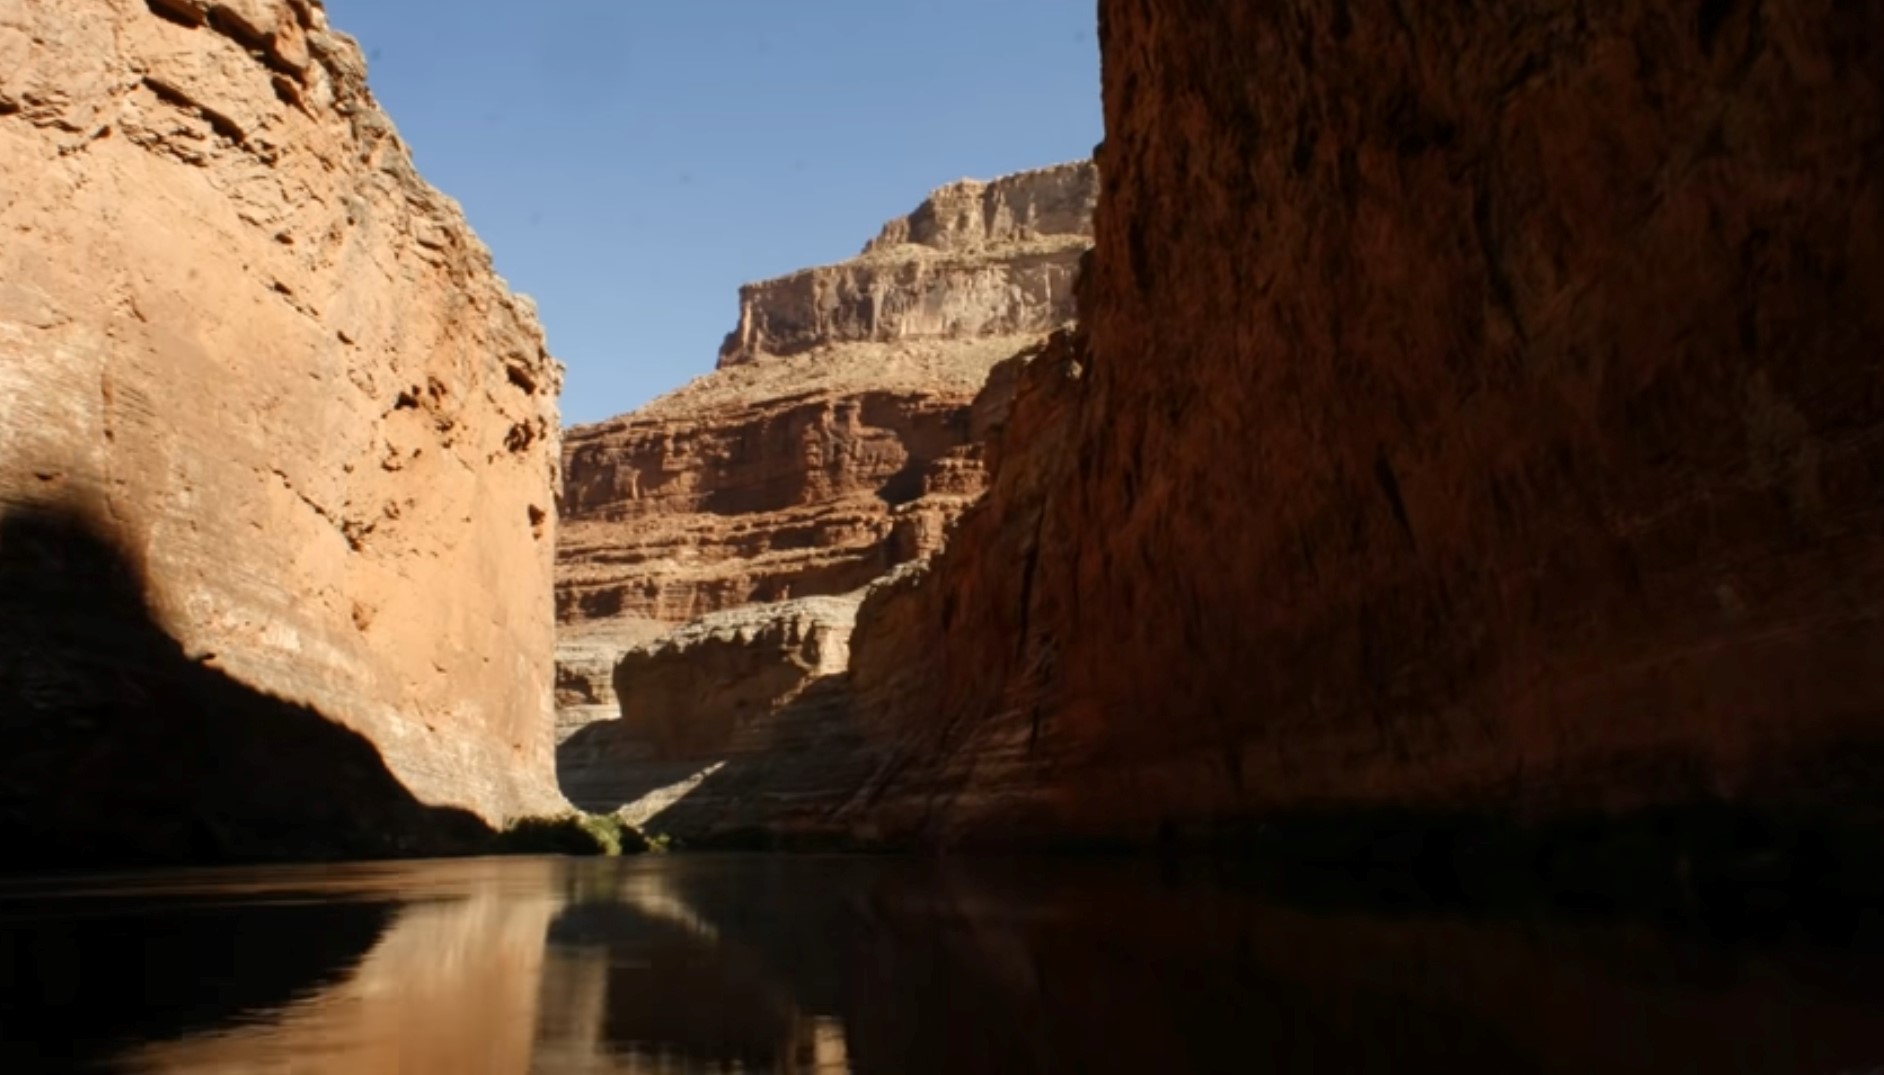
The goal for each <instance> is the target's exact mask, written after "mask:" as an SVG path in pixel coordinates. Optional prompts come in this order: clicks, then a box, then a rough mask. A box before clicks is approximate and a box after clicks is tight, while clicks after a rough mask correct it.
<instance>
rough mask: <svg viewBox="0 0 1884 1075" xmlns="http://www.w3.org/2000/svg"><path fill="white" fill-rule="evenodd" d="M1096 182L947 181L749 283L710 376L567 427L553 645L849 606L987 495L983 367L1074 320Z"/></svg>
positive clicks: (1029, 177) (1025, 177) (1087, 170)
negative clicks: (869, 233) (915, 205)
mask: <svg viewBox="0 0 1884 1075" xmlns="http://www.w3.org/2000/svg"><path fill="white" fill-rule="evenodd" d="M1096 191H1097V177H1096V174H1095V173H1094V171H1093V169H1092V166H1091V165H1090V164H1089V163H1081V164H1071V165H1062V166H1058V167H1054V168H1049V169H1043V170H1040V171H1037V172H1026V173H1021V174H1019V175H1016V176H1010V177H1006V178H1004V179H999V180H995V181H993V182H990V183H976V182H966V183H959V184H954V185H951V186H948V187H944V188H942V189H941V190H938V191H937V192H935V194H933V195H932V196H931V198H930V200H929V201H927V202H925V203H924V204H923V206H922V207H921V208H919V209H918V210H917V212H916V213H915V214H913V215H912V216H910V217H909V218H906V219H903V220H899V221H896V222H893V223H892V224H890V225H889V226H888V227H886V228H885V229H884V233H883V236H882V237H880V238H879V239H877V240H876V241H874V242H872V243H871V244H870V245H869V247H868V249H867V250H866V252H865V253H864V254H862V255H860V256H859V257H858V258H855V259H853V260H851V261H848V262H845V263H843V264H842V265H837V266H830V267H826V268H820V269H810V270H806V271H805V272H803V273H798V274H794V275H792V276H789V277H785V278H782V279H780V280H774V281H768V282H765V283H761V284H754V285H752V286H750V287H748V288H746V289H745V290H744V292H743V293H742V296H741V309H742V315H741V326H742V327H741V329H740V330H739V331H738V332H736V333H734V335H733V337H732V338H729V342H728V348H729V350H728V351H727V352H726V353H725V354H723V355H722V357H721V367H720V369H718V370H717V371H715V372H714V373H712V374H710V375H708V376H706V377H702V378H700V379H698V380H696V381H694V382H693V383H691V384H689V385H686V386H685V387H683V388H681V389H679V390H678V391H676V392H673V393H670V394H668V395H666V396H663V397H661V398H660V399H657V400H655V401H654V402H652V403H650V404H648V405H647V406H646V407H643V408H641V409H640V410H638V411H635V412H634V413H632V414H628V415H624V416H622V417H620V418H616V419H612V420H610V421H607V422H603V423H599V424H597V425H591V426H582V427H577V428H575V429H572V430H570V431H569V432H568V434H567V435H566V437H565V460H566V466H565V469H566V473H567V481H566V483H565V488H564V492H563V496H562V498H561V501H560V507H561V518H562V530H561V537H560V548H559V554H558V556H559V563H558V584H557V608H558V614H559V617H560V619H561V621H562V623H563V624H564V630H565V633H566V634H567V633H572V632H574V633H593V632H594V631H596V630H604V631H606V630H615V629H625V630H632V629H634V628H633V625H635V624H646V623H650V622H653V623H664V624H678V623H684V622H687V621H688V620H691V619H694V618H696V617H699V616H703V615H707V614H710V613H713V612H717V611H720V610H722V609H727V608H733V607H737V606H739V605H743V604H750V603H755V602H756V603H763V602H771V601H779V600H788V599H791V598H796V597H805V596H817V595H828V594H837V593H845V592H848V591H851V590H855V589H858V588H859V587H862V586H864V585H865V584H867V583H869V582H870V580H871V579H873V578H876V577H877V576H878V575H881V574H882V573H884V572H885V571H887V570H889V569H890V568H891V567H894V566H895V565H896V564H899V563H903V562H907V561H909V560H912V559H915V558H917V557H919V556H924V555H928V554H930V553H932V552H934V551H935V550H936V549H937V548H939V547H940V546H941V543H942V540H943V537H944V535H945V534H946V532H947V530H948V527H949V525H950V524H951V523H952V522H953V521H954V519H955V517H956V516H957V515H959V514H960V512H961V511H962V509H963V508H965V507H966V506H967V505H968V504H969V503H971V502H972V501H973V500H974V498H975V497H977V496H979V495H980V493H981V490H982V487H983V483H984V476H983V469H982V461H981V449H980V445H981V444H982V443H983V442H984V441H985V440H986V438H987V436H988V433H989V430H990V429H991V427H992V425H993V424H994V423H995V422H997V421H998V420H999V416H1000V414H1001V413H1002V407H1003V406H1004V404H1003V402H1002V401H1001V400H1000V399H998V398H990V397H983V395H982V389H983V386H984V384H985V383H986V382H987V379H988V372H989V370H990V369H991V368H992V367H993V366H994V365H995V364H996V363H998V362H1000V361H1002V360H1003V359H1006V358H1008V357H1010V356H1012V355H1013V354H1015V353H1016V352H1017V351H1020V350H1023V349H1025V348H1027V347H1029V346H1032V345H1034V344H1036V343H1038V341H1039V339H1040V337H1041V336H1042V335H1043V334H1044V333H1045V332H1047V331H1048V330H1050V329H1052V328H1054V327H1057V326H1058V325H1059V324H1061V323H1063V322H1065V321H1066V320H1067V319H1068V318H1069V317H1071V315H1072V313H1073V301H1072V298H1073V296H1072V288H1071V286H1070V281H1071V279H1072V274H1074V273H1075V272H1076V271H1077V268H1078V263H1079V259H1080V257H1081V256H1082V254H1083V253H1084V251H1086V250H1087V249H1089V247H1090V230H1091V225H1090V213H1089V210H1090V205H1091V201H1092V198H1093V197H1094V195H1095V194H1096ZM971 210H972V211H971ZM1041 274H1045V275H1041ZM1049 277H1050V278H1051V280H1052V281H1053V283H1052V284H1051V286H1050V287H1049V285H1048V284H1046V283H1042V282H1041V281H1044V280H1047V279H1048V278H1049ZM1030 281H1031V282H1030ZM1036 285H1038V286H1036ZM1049 291H1050V292H1051V294H1049V293H1048V292H1049ZM924 310H927V311H929V312H928V313H924V312H922V311H924ZM891 311H900V312H898V313H895V314H894V316H895V317H898V318H902V320H901V321H899V322H898V323H897V324H896V325H895V326H889V325H888V324H887V323H886V322H882V321H881V318H884V317H890V316H892V313H891ZM932 315H933V316H932ZM925 318H927V320H924V319H925ZM873 319H877V322H876V323H874V324H872V321H873ZM918 322H920V324H919V323H918ZM742 341H743V342H742ZM997 395H998V393H997ZM978 398H980V400H981V401H980V403H979V404H978V403H977V402H976V401H977V399H978Z"/></svg>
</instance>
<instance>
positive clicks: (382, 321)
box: [0, 0, 561, 858]
mask: <svg viewBox="0 0 1884 1075" xmlns="http://www.w3.org/2000/svg"><path fill="white" fill-rule="evenodd" d="M79 7H82V8H83V10H82V11H80V10H77V9H75V8H74V6H73V5H69V4H61V3H54V2H51V0H16V2H13V3H5V4H0V161H3V162H4V170H5V172H6V174H7V175H8V177H9V181H8V182H7V183H6V184H4V186H3V187H0V229H4V231H5V233H6V235H7V240H6V242H5V244H4V245H0V567H4V571H5V573H6V576H7V582H8V585H7V586H6V587H5V588H4V589H5V597H4V598H0V601H4V603H5V608H4V610H3V612H4V617H3V618H4V624H3V625H0V630H4V631H5V632H6V635H7V637H6V639H5V644H4V645H0V737H4V740H5V742H4V743H3V744H0V828H5V829H6V830H7V831H8V832H9V833H12V834H14V835H15V836H18V837H19V838H20V839H22V840H28V841H37V844H38V845H41V846H44V847H50V848H64V849H66V850H67V851H70V852H71V853H72V854H73V855H75V856H78V857H85V856H86V855H91V856H92V857H95V858H111V857H120V858H122V857H129V856H145V857H152V858H176V857H190V856H197V857H201V856H207V855H214V854H217V853H225V852H226V853H231V854H243V855H253V854H256V853H259V852H261V851H267V852H270V853H274V854H292V853H295V852H296V850H310V849H312V848H313V846H314V844H316V843H318V844H319V845H320V848H321V849H324V850H325V851H331V852H333V853H358V852H362V851H370V850H375V849H386V848H388V847H389V843H388V842H389V841H391V842H393V843H397V845H398V846H397V847H396V848H391V849H403V850H412V849H415V848H420V847H422V846H423V840H422V839H421V837H420V836H419V835H418V828H419V827H421V826H419V822H420V821H422V820H424V819H425V818H426V817H428V816H430V815H428V814H427V813H426V811H427V810H428V809H429V808H430V807H445V806H448V807H454V808H460V809H461V815H462V816H464V817H468V816H470V815H475V816H476V817H479V818H482V819H485V820H497V819H500V818H502V817H504V816H506V815H510V814H516V813H526V812H534V811H538V810H544V809H550V808H553V807H554V806H555V805H556V804H557V803H558V802H559V798H558V796H557V794H556V792H555V790H554V785H553V783H552V778H553V739H552V724H551V717H550V687H551V683H550V676H551V660H550V658H551V647H552V645H553V627H554V625H553V604H552V601H551V598H550V593H551V572H552V552H553V547H554V541H555V521H554V518H553V514H554V509H555V504H554V500H553V497H554V493H555V489H556V485H557V475H558V470H559V455H558V440H559V428H558V420H557V411H556V395H557V392H558V389H559V386H560V380H561V372H560V367H559V366H558V365H557V364H556V363H555V362H554V361H553V360H552V359H551V358H550V357H549V356H548V354H547V353H546V352H545V349H544V343H543V337H542V334H541V331H540V330H539V328H538V326H537V321H536V317H535V314H534V312H533V310H532V308H531V307H530V305H529V303H528V302H527V301H526V300H523V299H521V298H519V297H517V296H514V295H512V294H511V293H510V292H509V290H508V289H507V288H506V286H505V284H504V282H503V281H502V280H501V279H500V278H498V277H497V276H496V274H495V273H494V272H493V271H492V267H491V261H490V257H489V255H488V254H487V252H486V251H485V249H484V248H483V246H482V245H480V244H479V243H478V241H477V239H476V238H475V237H474V236H473V235H472V234H471V232H470V230H469V228H468V227H467V226H466V224H465V221H464V218H463V216H462V215H461V214H460V212H459V210H458V209H457V207H456V206H455V205H454V204H453V203H452V202H451V201H450V200H449V199H447V198H445V197H444V196H442V195H441V194H439V193H438V192H437V191H435V190H433V189H432V188H431V187H429V186H427V185H426V184H425V183H424V181H423V180H422V179H421V178H420V177H419V176H418V174H417V173H416V172H415V171H414V169H413V167H412V163H411V160H410V158H409V156H408V154H407V151H406V148H405V146H404V145H403V144H402V143H401V141H400V139H399V137H398V135H397V134H396V133H395V131H394V129H393V127H392V125H391V123H390V122H389V121H388V120H387V118H386V116H385V115H384V113H382V112H381V111H380V109H379V108H378V106H377V105H376V104H375V103H374V101H373V98H372V96H371V94H370V93H369V92H368V90H367V87H366V76H365V69H364V66H363V63H362V60H361V57H360V53H359V50H358V48H357V47H356V46H355V44H354V43H353V42H352V41H351V40H350V39H349V38H347V37H345V36H343V35H341V34H339V33H337V32H335V31H334V30H333V29H331V28H330V27H329V25H328V23H327V20H326V16H325V13H324V12H323V10H322V8H321V5H320V4H319V3H318V2H313V0H228V2H219V3H209V2H200V0H161V2H160V0H152V2H150V3H148V4H147V3H144V2H139V0H100V2H97V3H91V4H86V5H79ZM289 727H292V728H294V729H297V730H296V731H295V732H294V733H293V734H289V732H288V731H286V729H288V728H289ZM395 800H396V801H395ZM395 815H396V816H395ZM133 817H135V818H136V819H138V820H137V823H136V824H134V825H127V824H126V820H127V819H128V818H133ZM408 830H410V831H408ZM406 835H410V836H411V839H409V840H407V839H405V836H406ZM12 838H13V837H12V836H10V837H9V839H12ZM400 841H403V842H400ZM10 846H15V845H12V844H10Z"/></svg>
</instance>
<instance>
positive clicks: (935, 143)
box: [327, 0, 1101, 424]
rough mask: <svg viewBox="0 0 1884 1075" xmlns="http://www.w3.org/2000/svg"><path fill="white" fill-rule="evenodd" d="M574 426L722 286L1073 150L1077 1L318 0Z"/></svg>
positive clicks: (660, 378)
mask: <svg viewBox="0 0 1884 1075" xmlns="http://www.w3.org/2000/svg"><path fill="white" fill-rule="evenodd" d="M327 8H328V14H329V16H330V19H331V21H332V22H333V24H334V25H335V26H336V27H338V28H339V29H341V30H344V31H346V32H347V33H350V34H352V35H353V36H355V37H357V38H359V39H360V43H361V45H362V46H363V47H364V48H365V49H366V52H367V55H368V59H369V67H370V69H371V72H372V86H373V91H374V93H375V94H376V95H377V96H378V98H379V100H380V102H381V104H382V105H384V106H385V108H386V110H387V111H388V112H390V113H391V114H392V117H393V120H394V122H395V123H397V124H398V126H399V130H400V133H401V134H403V135H404V136H405V139H406V141H407V142H408V143H409V144H410V145H411V147H412V152H413V155H414V156H415V157H416V158H417V161H418V165H419V168H420V170H421V171H423V172H424V173H425V175H426V177H427V178H428V179H429V180H431V182H432V183H433V184H434V185H435V186H437V187H439V188H440V189H441V190H444V191H445V192H446V193H448V194H450V195H452V196H453V197H455V198H457V199H458V200H459V201H460V202H461V203H462V204H463V205H464V209H465V212H466V214H467V215H469V217H470V218H471V223H472V226H473V227H475V228H476V229H477V231H478V234H479V235H480V236H482V237H483V239H484V241H485V243H486V244H488V245H489V246H490V248H491V251H492V253H493V254H494V255H495V257H496V259H497V268H498V271H499V272H501V273H503V274H504V276H505V277H507V278H508V279H509V281H510V283H511V286H512V287H513V288H515V289H517V290H519V291H523V292H527V293H529V294H530V295H531V296H532V297H534V298H535V299H536V301H537V304H538V306H539V308H540V310H541V312H542V315H543V323H544V326H545V328H546V329H547V330H548V333H549V343H550V350H551V351H552V352H553V353H554V354H555V355H556V356H557V357H558V358H560V359H562V361H563V362H564V363H565V364H566V365H567V366H568V367H569V378H568V384H567V386H566V388H565V389H564V393H563V418H564V421H566V422H569V423H572V424H573V423H578V422H592V421H596V420H598V419H601V418H605V417H608V416H610V415H613V414H617V413H620V412H622V411H625V410H629V409H632V408H634V407H636V406H638V405H640V404H641V403H644V402H646V401H647V400H649V399H651V398H653V397H654V396H657V395H659V394H661V393H662V392H665V391H667V390H669V389H671V388H675V387H678V386H679V385H681V384H682V383H684V382H686V381H687V380H688V379H690V378H692V377H695V376H698V375H700V374H702V373H705V372H707V371H708V370H710V369H711V368H712V364H713V360H714V358H715V356H716V354H717V352H718V349H719V344H720V339H721V338H722V337H723V336H724V335H725V334H726V333H727V332H728V331H729V330H731V329H732V328H733V325H734V322H735V320H736V319H737V314H738V287H739V285H740V284H741V283H742V282H745V281H748V280H757V279H763V278H765V277H769V276H776V275H779V274H781V273H785V272H789V271H791V270H793V269H797V268H800V267H803V266H806V265H816V264H822V263H825V262H830V261H837V260H840V259H842V258H846V257H849V256H851V255H852V254H855V253H856V252H857V250H858V249H859V248H860V247H861V246H862V245H863V243H864V241H865V240H866V239H869V238H871V237H872V236H874V235H875V234H876V229H877V228H878V226H879V225H881V224H882V223H883V222H884V221H885V220H888V219H889V218H891V217H893V216H896V215H898V214H901V213H905V212H908V211H909V210H910V209H912V208H914V207H915V205H916V203H917V202H919V201H920V200H921V199H922V197H923V195H925V194H927V193H928V192H929V191H930V190H931V189H932V188H934V187H936V186H939V185H941V184H943V183H946V182H949V181H951V180H955V179H960V178H963V177H965V176H972V177H975V178H986V177H990V176H994V175H1000V174H1004V173H1007V172H1013V171H1019V170H1021V169H1024V168H1032V167H1036V166H1039V165H1044V164H1052V163H1057V162H1059V161H1064V160H1074V159H1077V158H1081V157H1084V156H1087V155H1088V154H1089V153H1091V152H1092V148H1093V146H1094V144H1096V143H1097V142H1098V141H1099V139H1100V136H1101V124H1100V118H1099V56H1098V44H1097V42H1096V40H1095V33H1094V30H1095V24H1096V14H1095V11H1096V7H1095V4H1094V2H1093V0H809V2H806V3H781V2H780V0H537V2H535V3H516V2H514V0H513V2H508V3H498V2H496V0H460V2H454V3H446V2H443V0H328V4H327Z"/></svg>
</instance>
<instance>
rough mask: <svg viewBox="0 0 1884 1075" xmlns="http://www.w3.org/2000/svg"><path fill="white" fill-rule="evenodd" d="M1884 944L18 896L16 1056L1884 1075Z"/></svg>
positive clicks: (982, 880) (280, 1062) (1601, 926)
mask: <svg viewBox="0 0 1884 1075" xmlns="http://www.w3.org/2000/svg"><path fill="white" fill-rule="evenodd" d="M1881 971H1884V965H1881V964H1880V962H1879V960H1878V958H1877V956H1876V955H1875V953H1874V952H1873V953H1872V954H1869V955H1867V954H1865V953H1864V952H1862V951H1860V950H1859V949H1857V948H1853V947H1843V946H1838V945H1828V944H1824V943H1819V942H1811V943H1808V942H1806V941H1803V940H1800V941H1789V940H1787V939H1784V938H1780V939H1768V940H1765V941H1762V942H1761V943H1759V944H1757V945H1745V944H1742V945H1735V944H1727V943H1725V942H1723V941H1721V940H1719V939H1716V938H1710V937H1706V936H1701V935H1696V934H1693V933H1688V932H1671V931H1668V930H1666V929H1663V928H1660V927H1657V926H1654V925H1650V924H1641V923H1619V922H1589V921H1585V922H1566V921H1561V920H1554V919H1550V918H1505V919H1502V920H1486V919H1483V918H1476V919H1475V918H1472V917H1469V916H1450V917H1448V916H1444V915H1437V914H1421V915H1401V916H1391V915H1385V914H1382V913H1381V912H1379V911H1378V910H1375V911H1366V912H1363V911H1358V910H1353V909H1347V910H1333V909H1323V910H1312V909H1304V908H1302V907H1300V906H1295V907H1288V906H1278V905H1276V904H1275V903H1274V902H1272V901H1269V900H1266V899H1265V898H1264V897H1263V896H1262V894H1261V893H1260V892H1257V891H1254V890H1252V889H1250V888H1248V887H1246V886H1242V885H1232V884H1228V883H1225V882H1222V881H1220V880H1210V879H1205V878H1200V877H1197V876H1181V875H1176V874H1173V873H1172V872H1170V871H1161V870H1159V869H1157V868H1155V867H1154V866H1150V865H1145V864H1138V863H1122V862H1109V861H1086V862H1077V861H1076V862H1045V861H1016V860H1008V861H985V860H984V861H972V862H965V861H953V860H919V859H902V858H890V857H838V856H831V857H820V856H767V855H746V856H732V855H728V856H709V855H698V856H695V855H675V856H646V857H641V858H634V859H621V860H599V859H589V860H582V859H559V858H525V859H475V860H455V861H435V862H414V863H375V864H355V865H340V866H319V867H291V868H255V869H225V870H201V871H172V872H162V873H146V874H137V875H123V876H93V877H87V878H83V879H63V880H62V879H57V878H46V879H26V880H19V879H14V880H8V881H5V882H0V1072H7V1073H19V1072H37V1071H70V1070H95V1071H125V1072H178V1073H181V1072H297V1073H299V1072H309V1073H328V1072H334V1073H339V1072H347V1073H361V1075H372V1073H379V1072H398V1073H417V1072H441V1073H443V1072H492V1073H521V1072H542V1073H585V1075H586V1073H595V1075H602V1073H617V1072H620V1073H627V1072H694V1071H699V1072H731V1071H743V1072H773V1071H794V1072H796V1071H817V1072H898V1073H923V1072H1113V1071H1118V1072H1128V1071H1129V1072H1192V1071H1196V1072H1218V1071H1221V1072H1257V1071H1276V1072H1309V1071H1315V1072H1322V1071H1329V1072H1375V1071H1380V1072H1387V1071H1394V1072H1398V1071H1449V1072H1478V1071H1485V1072H1501V1073H1511V1072H1589V1071H1653V1072H1681V1071H1697V1072H1699V1071H1705V1072H1709V1073H1724V1072H1769V1071H1770V1072H1808V1073H1809V1072H1823V1073H1825V1075H1843V1073H1850V1075H1857V1073H1870V1072H1879V1071H1884V979H1881V977H1880V972H1881Z"/></svg>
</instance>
